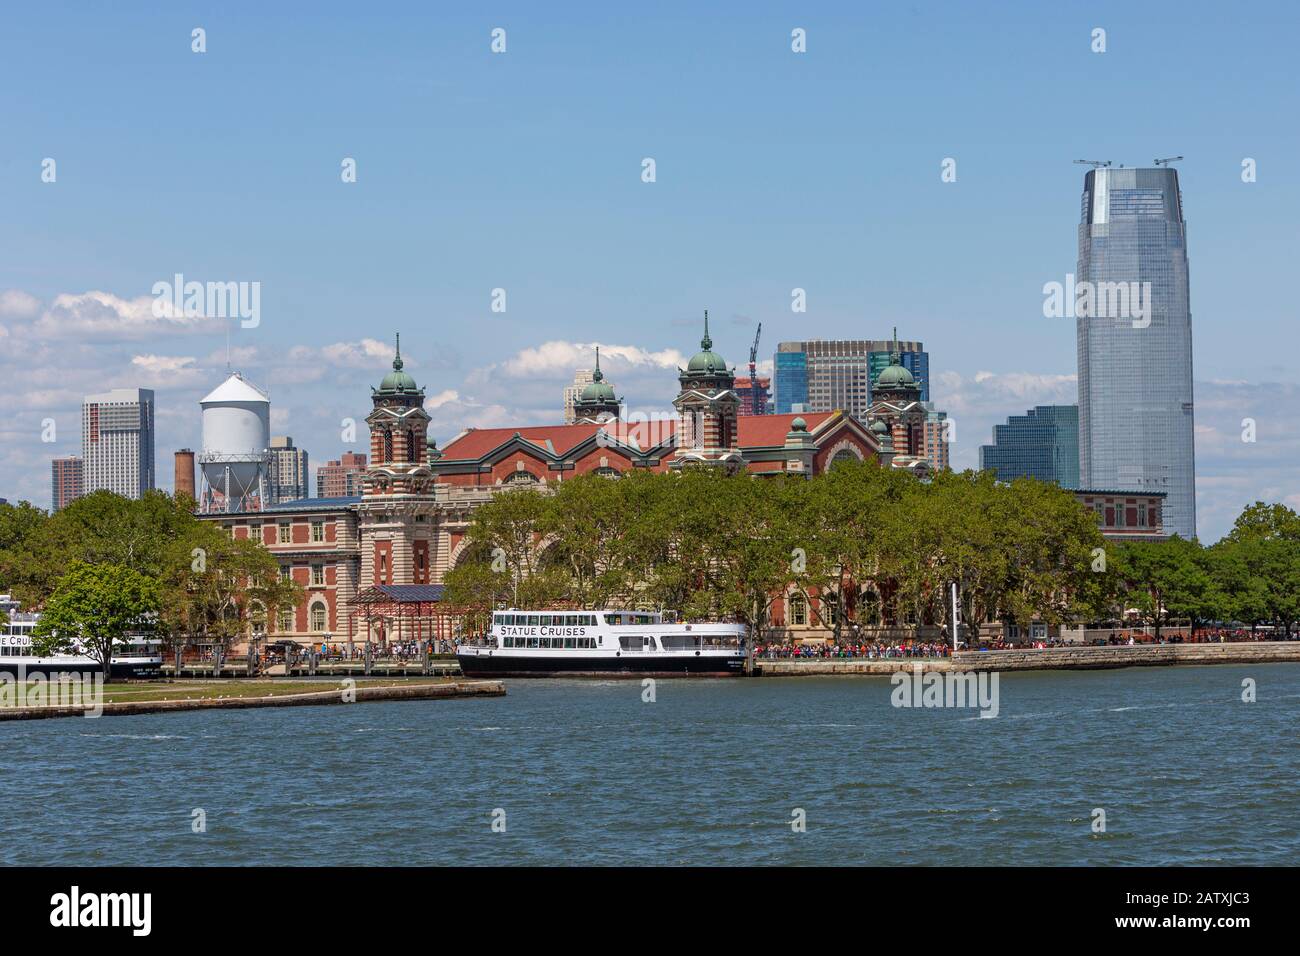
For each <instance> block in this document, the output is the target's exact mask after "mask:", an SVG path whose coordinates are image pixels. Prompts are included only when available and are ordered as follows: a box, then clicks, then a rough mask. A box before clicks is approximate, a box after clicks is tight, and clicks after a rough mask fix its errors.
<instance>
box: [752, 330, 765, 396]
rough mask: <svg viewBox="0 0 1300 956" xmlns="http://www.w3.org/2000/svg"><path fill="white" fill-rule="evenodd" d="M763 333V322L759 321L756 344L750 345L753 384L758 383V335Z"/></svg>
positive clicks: (755, 337) (755, 334)
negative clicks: (756, 376) (756, 371)
mask: <svg viewBox="0 0 1300 956" xmlns="http://www.w3.org/2000/svg"><path fill="white" fill-rule="evenodd" d="M762 334H763V323H762V322H760V323H758V331H757V332H755V333H754V344H753V345H751V346H750V347H749V381H750V383H751V384H753V385H755V386H756V385H757V384H758V379H757V378H755V377H754V376H755V370H756V369H757V368H758V337H759V336H760V335H762Z"/></svg>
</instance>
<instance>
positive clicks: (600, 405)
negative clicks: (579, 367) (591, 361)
mask: <svg viewBox="0 0 1300 956" xmlns="http://www.w3.org/2000/svg"><path fill="white" fill-rule="evenodd" d="M617 406H618V396H617V395H615V394H614V389H613V387H612V386H610V384H609V382H607V381H605V373H604V372H602V371H601V370H600V348H599V347H597V349H596V367H595V368H594V369H592V371H591V384H590V385H588V386H587V387H586V388H584V389H583V390H582V392H581V393H580V394H579V395H578V400H577V402H575V403H574V408H575V409H578V410H593V409H594V410H596V411H609V410H611V407H613V408H614V409H615V410H616V409H617Z"/></svg>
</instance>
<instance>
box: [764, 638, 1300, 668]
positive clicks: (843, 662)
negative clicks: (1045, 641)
mask: <svg viewBox="0 0 1300 956" xmlns="http://www.w3.org/2000/svg"><path fill="white" fill-rule="evenodd" d="M1281 661H1300V641H1260V642H1250V643H1244V642H1242V643H1236V644H1136V645H1134V646H1132V647H1128V646H1123V647H1050V648H1042V649H1040V650H1033V649H1027V650H1013V651H958V652H957V653H956V654H954V655H953V656H952V657H951V658H935V657H917V658H906V657H903V658H891V659H889V660H880V659H876V660H870V659H865V660H864V659H862V658H843V657H830V658H802V659H800V658H781V659H777V660H762V659H759V660H756V661H755V662H754V670H755V672H756V673H757V674H760V675H761V676H764V677H791V676H795V675H799V676H804V675H814V674H892V673H894V672H896V671H911V669H912V668H913V666H915V665H916V664H920V665H921V669H922V670H924V671H947V670H952V669H957V670H966V671H1030V670H1099V669H1104V668H1114V667H1155V666H1169V665H1173V664H1262V663H1275V662H1281Z"/></svg>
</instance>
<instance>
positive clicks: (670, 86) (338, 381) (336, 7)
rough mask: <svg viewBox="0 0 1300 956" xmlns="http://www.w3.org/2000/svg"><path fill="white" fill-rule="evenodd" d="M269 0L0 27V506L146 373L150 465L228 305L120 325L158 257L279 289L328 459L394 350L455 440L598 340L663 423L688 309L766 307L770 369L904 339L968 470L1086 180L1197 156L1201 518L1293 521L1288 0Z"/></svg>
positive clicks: (738, 339) (277, 356)
mask: <svg viewBox="0 0 1300 956" xmlns="http://www.w3.org/2000/svg"><path fill="white" fill-rule="evenodd" d="M276 6H277V5H270V4H252V3H234V4H215V3H213V4H185V3H166V4H164V3H156V4H131V5H112V6H109V5H102V4H92V3H86V4H57V3H54V4H41V5H27V6H24V7H22V8H11V9H8V10H6V11H5V13H4V14H3V28H2V29H0V117H3V122H2V123H0V130H3V136H2V137H0V353H3V354H0V375H3V381H4V384H3V386H0V387H2V388H3V389H4V396H5V402H4V404H5V407H6V409H7V411H8V414H6V415H4V416H3V422H2V423H0V444H2V445H3V450H0V496H3V497H9V498H23V497H27V498H31V499H33V500H35V501H37V502H38V503H41V504H46V503H48V499H49V478H48V464H47V463H48V460H49V458H50V457H51V456H52V455H55V454H68V453H75V452H76V451H77V443H78V424H77V416H78V404H79V399H80V396H81V394H82V393H83V392H85V391H91V390H96V389H99V388H102V387H109V386H117V385H143V386H149V387H153V388H155V389H156V390H157V391H158V405H159V409H158V411H159V442H158V457H159V472H160V477H161V482H160V483H161V484H164V485H169V484H170V453H171V451H172V450H173V449H174V448H176V447H180V446H182V445H189V446H194V447H197V444H198V441H199V432H198V428H199V419H198V413H197V405H196V404H195V402H196V401H197V398H198V397H200V396H201V395H202V394H203V393H204V392H206V391H207V390H208V389H210V388H211V387H212V386H213V385H215V384H216V383H217V382H218V381H219V380H220V378H221V376H222V372H223V370H224V365H225V333H224V331H222V330H221V328H220V327H207V328H200V329H197V330H196V329H194V328H191V327H188V326H187V325H186V324H184V323H172V322H166V321H162V322H160V321H150V320H149V317H148V316H147V315H144V314H142V313H143V312H147V303H148V301H149V296H150V289H151V287H152V285H153V283H154V282H157V281H159V280H165V279H170V277H171V276H172V275H173V274H174V273H177V272H181V273H184V274H185V276H186V278H188V279H199V280H214V281H238V280H244V281H258V282H260V283H261V286H262V303H261V311H262V316H261V324H260V326H258V327H257V328H256V329H236V330H235V332H234V334H233V340H232V341H233V346H234V349H235V363H234V364H235V365H236V366H237V367H240V368H243V369H244V371H245V372H246V373H247V374H248V376H249V377H250V378H251V379H253V380H254V381H256V382H258V383H259V384H261V385H264V386H266V387H268V388H269V389H270V391H271V395H272V400H273V403H274V409H275V420H276V431H277V432H288V433H289V434H292V435H293V436H294V438H295V439H296V440H297V442H298V444H300V445H302V446H304V447H306V448H307V449H308V450H309V452H310V453H311V455H312V458H313V462H314V463H320V462H323V461H325V460H326V459H327V458H334V457H337V456H338V454H339V453H340V452H341V451H343V450H345V446H344V445H343V444H342V442H341V440H340V437H339V427H338V422H339V421H340V420H341V419H342V418H344V417H349V416H351V417H356V418H358V419H359V418H361V417H362V416H364V414H365V412H366V407H367V405H368V401H367V398H368V388H367V386H368V385H369V384H371V383H373V382H375V381H377V379H378V377H379V376H380V375H381V374H382V370H383V367H384V366H385V364H386V357H385V348H386V343H387V342H389V341H391V337H392V333H393V332H395V331H397V330H400V331H402V333H403V345H404V349H403V352H404V356H405V357H406V358H407V359H408V369H409V370H410V371H411V372H412V373H413V374H414V375H416V377H417V379H418V380H419V381H420V382H421V384H423V385H424V386H425V387H426V390H427V391H428V392H429V394H430V396H431V397H433V399H434V401H433V402H432V404H434V406H435V408H434V412H435V428H434V431H435V433H436V435H437V437H438V438H439V439H440V440H442V441H444V442H445V441H446V439H448V438H450V437H451V436H452V435H454V434H455V433H457V432H458V431H459V430H460V429H461V428H462V427H464V426H466V425H479V426H487V425H505V424H510V423H513V422H519V423H529V424H532V423H540V422H548V421H555V420H557V419H558V415H559V390H560V388H561V387H562V386H563V384H565V382H567V381H568V380H570V379H571V378H572V373H573V369H574V368H575V367H576V366H577V365H579V364H585V363H584V362H583V360H582V359H581V356H582V355H583V354H584V353H585V350H586V349H587V347H588V346H590V345H591V344H593V343H600V344H601V345H602V349H603V354H607V355H608V356H609V358H608V359H607V361H608V365H607V372H608V375H609V377H610V378H611V379H612V380H614V382H615V384H616V385H617V386H618V387H619V391H620V394H623V395H625V396H626V397H627V399H628V400H629V403H630V404H631V405H632V406H633V407H635V408H644V409H652V408H659V409H666V408H667V407H668V404H669V402H670V401H671V398H672V395H673V393H674V389H675V384H676V383H675V380H674V363H675V362H676V361H677V360H678V359H679V358H680V355H689V354H690V353H691V352H692V351H693V350H694V348H695V346H696V344H697V343H698V338H699V328H698V326H699V316H700V313H701V312H702V310H703V309H705V308H708V309H709V310H710V314H711V316H713V317H714V324H713V333H714V336H713V337H714V340H715V343H716V345H717V348H718V350H719V351H721V352H722V354H723V355H725V356H726V357H727V358H728V359H730V360H731V361H732V362H735V363H737V364H743V363H744V362H745V360H746V358H747V350H748V346H749V342H750V341H751V340H752V338H753V334H754V324H755V323H756V322H758V321H761V322H762V323H763V345H762V349H761V351H762V353H763V357H764V358H766V359H767V360H768V361H770V358H771V352H772V350H773V349H774V347H775V344H776V342H777V341H779V340H782V339H802V338H814V337H827V338H831V337H883V336H886V335H888V333H889V329H890V327H891V326H893V325H895V324H896V325H897V326H898V327H899V333H900V336H902V337H905V338H913V339H921V340H923V341H924V342H925V343H926V346H927V348H928V349H929V351H930V356H931V359H930V361H931V369H932V375H933V378H934V382H933V387H932V393H933V394H932V397H933V398H934V399H935V400H936V401H937V402H938V403H939V404H940V406H941V407H946V408H947V409H948V410H949V411H950V413H951V414H952V415H953V416H954V418H955V419H956V421H957V425H958V428H957V444H956V446H955V448H954V462H955V464H957V465H958V466H959V467H962V466H965V467H970V466H974V465H975V464H976V461H977V457H976V454H977V453H976V449H977V447H978V445H979V444H981V443H984V442H987V441H988V440H989V435H990V428H991V426H992V424H994V423H995V422H997V421H1001V420H1003V419H1004V418H1005V417H1006V416H1007V415H1010V414H1017V413H1020V412H1023V411H1024V409H1025V408H1027V407H1029V406H1032V405H1033V404H1035V403H1040V402H1069V401H1073V400H1074V398H1075V384H1074V378H1073V376H1074V373H1075V335H1074V326H1073V322H1072V321H1071V320H1068V319H1059V320H1052V319H1046V318H1044V317H1043V315H1042V291H1041V290H1042V286H1043V283H1045V282H1048V281H1053V280H1063V278H1064V276H1065V274H1066V273H1067V272H1073V271H1074V268H1075V258H1076V246H1077V238H1076V225H1077V222H1078V214H1079V195H1080V190H1081V184H1082V177H1083V172H1084V168H1083V167H1080V166H1076V165H1073V164H1072V162H1071V160H1073V159H1076V158H1098V159H1111V160H1114V161H1115V162H1116V163H1117V164H1118V163H1125V164H1128V165H1149V164H1150V162H1151V160H1152V159H1153V158H1154V157H1157V156H1170V155H1178V154H1181V155H1183V156H1186V157H1187V159H1186V160H1185V161H1184V162H1183V163H1181V164H1180V170H1181V177H1182V183H1183V190H1184V208H1185V212H1186V215H1187V219H1188V224H1189V225H1188V235H1189V238H1188V248H1189V257H1190V268H1191V300H1192V317H1193V330H1194V332H1193V334H1194V341H1195V378H1196V397H1197V425H1198V432H1197V466H1198V499H1199V500H1198V510H1199V513H1200V514H1199V517H1200V522H1201V531H1202V536H1203V537H1204V538H1206V539H1207V540H1212V539H1214V538H1217V537H1218V536H1219V535H1220V534H1222V533H1223V531H1225V530H1226V528H1227V527H1228V525H1229V524H1230V522H1231V520H1232V518H1233V517H1234V516H1235V514H1236V512H1237V511H1238V510H1239V509H1240V507H1241V506H1242V505H1244V504H1245V503H1247V502H1249V501H1251V500H1254V499H1255V498H1257V497H1265V498H1269V499H1270V500H1287V501H1288V502H1289V503H1291V504H1292V506H1297V505H1300V482H1297V480H1296V479H1295V471H1296V467H1295V466H1296V464H1297V462H1298V461H1300V424H1298V422H1300V358H1297V348H1296V346H1297V344H1298V338H1300V336H1297V332H1296V318H1297V315H1296V312H1297V307H1296V303H1295V298H1294V296H1293V295H1292V294H1291V292H1290V288H1289V282H1288V279H1289V276H1290V274H1291V271H1292V269H1293V264H1294V262H1295V261H1296V253H1297V245H1298V242H1297V231H1296V222H1297V210H1298V208H1300V186H1298V185H1297V178H1296V177H1295V176H1294V175H1291V174H1290V171H1289V167H1290V165H1291V164H1292V163H1294V161H1295V158H1294V157H1295V156H1296V155H1300V150H1298V149H1297V146H1300V144H1298V143H1297V138H1298V137H1297V132H1296V124H1295V122H1294V117H1295V116H1296V115H1300V102H1298V100H1300V95H1298V94H1300V83H1298V82H1297V78H1296V72H1295V69H1294V66H1293V53H1294V51H1293V49H1292V39H1293V37H1294V36H1295V33H1296V27H1297V25H1298V21H1300V13H1297V11H1296V9H1295V7H1294V5H1291V4H1285V3H1258V4H1252V5H1251V6H1250V7H1249V9H1248V10H1243V9H1241V8H1232V7H1219V6H1217V5H1213V4H1195V3H1190V4H1179V5H1177V6H1176V7H1171V6H1168V5H1158V4H1135V3H1087V4H1083V3H1078V4H1066V3H1052V4H1038V3H1006V4H966V3H914V4H885V5H870V6H868V5H863V4H848V3H845V4H832V3H827V4H793V3H790V4H750V3H746V4H739V3H725V4H708V5H705V4H662V5H652V6H647V7H641V6H637V7H632V6H631V5H624V4H587V3H568V4H565V3H547V4H540V3H528V4H498V5H491V6H483V7H482V8H480V9H471V8H469V6H468V5H452V4H437V3H420V4H415V3H411V4H405V3H371V4H351V3H348V4H330V3H322V4H313V5H311V7H310V8H307V7H302V8H296V7H295V9H294V12H290V11H289V10H288V9H287V8H288V5H283V6H284V7H285V8H286V9H282V10H281V9H275V7H276ZM308 9H310V11H311V12H310V13H307V12H305V11H306V10H308ZM195 27H202V28H204V29H205V30H206V33H207V52H206V53H203V54H196V53H193V52H191V30H192V29H193V28H195ZM496 27H500V28H503V29H505V31H506V42H507V50H506V52H505V53H504V54H493V53H492V52H491V50H490V47H489V44H490V32H491V31H492V29H493V28H496ZM796 27H802V28H804V29H805V30H806V31H807V45H808V52H807V53H804V54H795V53H792V51H791V49H790V32H791V30H792V29H794V28H796ZM1096 27H1101V28H1103V29H1105V30H1106V47H1107V49H1106V52H1105V53H1101V54H1098V53H1093V52H1092V50H1091V32H1092V30H1093V29H1094V28H1096ZM46 157H50V158H54V159H55V160H56V162H57V182H55V183H44V182H42V181H41V176H40V173H41V161H42V159H44V158H46ZM344 157H352V158H354V159H355V160H356V162H357V174H358V175H357V179H358V181H357V182H356V183H350V184H345V183H343V182H342V181H341V177H340V163H341V162H342V160H343V159H344ZM645 157H652V158H653V159H654V160H655V163H656V173H657V180H656V182H654V183H644V182H642V181H641V161H642V159H643V158H645ZM945 157H952V158H954V159H956V161H957V181H956V182H955V183H943V182H941V180H940V163H941V162H942V160H943V159H944V158H945ZM1245 157H1251V158H1253V159H1255V160H1256V162H1257V164H1258V181H1257V182H1254V183H1250V184H1245V183H1243V182H1242V181H1241V175H1240V173H1241V162H1242V159H1243V158H1245ZM795 287H800V288H803V289H805V290H807V298H808V311H807V312H806V313H803V314H796V313H793V312H792V311H791V309H790V291H791V289H792V288H795ZM494 288H503V289H505V290H506V302H507V309H506V312H505V313H493V312H492V311H491V309H490V304H491V291H492V289H494ZM90 293H97V294H98V295H94V296H91V295H90ZM141 303H144V304H145V305H144V309H143V310H142V307H141ZM679 353H680V355H679ZM602 364H603V365H604V364H605V363H604V362H602ZM1245 416H1251V417H1254V418H1256V419H1257V421H1258V441H1257V442H1255V443H1253V444H1245V443H1243V442H1241V441H1240V430H1241V429H1240V421H1241V419H1242V418H1243V417H1245ZM47 417H52V418H54V419H55V421H56V422H57V423H58V425H59V432H58V436H59V440H58V441H57V442H55V443H42V442H41V440H40V439H41V421H42V419H44V418H47ZM362 437H363V440H364V435H363V436H362Z"/></svg>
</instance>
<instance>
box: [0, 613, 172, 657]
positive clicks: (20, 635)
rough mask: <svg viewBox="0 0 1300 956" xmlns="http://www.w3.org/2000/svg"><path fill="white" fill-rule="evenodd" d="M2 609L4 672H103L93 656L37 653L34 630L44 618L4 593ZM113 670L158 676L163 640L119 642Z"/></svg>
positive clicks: (0, 636) (0, 634)
mask: <svg viewBox="0 0 1300 956" xmlns="http://www.w3.org/2000/svg"><path fill="white" fill-rule="evenodd" d="M0 609H3V610H4V611H5V612H6V613H7V615H8V617H9V623H8V624H3V625H0V673H3V674H14V675H17V674H18V673H19V672H21V673H24V674H27V675H28V676H31V675H32V674H45V675H47V676H48V675H53V674H67V673H78V674H81V673H87V672H99V671H101V670H102V669H103V668H101V667H100V665H99V662H98V661H96V660H95V659H94V658H93V657H91V656H90V655H89V654H36V653H34V652H33V646H32V631H33V630H34V629H35V628H36V622H37V621H39V620H40V619H41V615H40V614H39V613H38V612H34V611H19V610H18V602H17V601H14V600H12V599H11V598H10V597H9V595H7V594H0ZM112 670H113V676H114V677H157V676H158V675H159V674H160V673H162V641H159V640H156V639H152V638H149V639H146V638H136V637H132V638H128V639H127V640H126V641H119V642H118V643H117V645H116V646H115V647H114V648H113V661H112Z"/></svg>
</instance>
